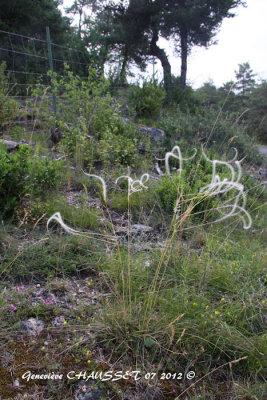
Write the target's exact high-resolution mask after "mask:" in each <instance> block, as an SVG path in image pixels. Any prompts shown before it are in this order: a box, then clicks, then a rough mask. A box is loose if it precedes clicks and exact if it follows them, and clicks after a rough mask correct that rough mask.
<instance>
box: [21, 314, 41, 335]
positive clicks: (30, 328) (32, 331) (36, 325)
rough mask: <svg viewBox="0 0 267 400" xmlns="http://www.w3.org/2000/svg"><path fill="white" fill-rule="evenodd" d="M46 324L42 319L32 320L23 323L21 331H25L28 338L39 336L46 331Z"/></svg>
mask: <svg viewBox="0 0 267 400" xmlns="http://www.w3.org/2000/svg"><path fill="white" fill-rule="evenodd" d="M44 326H45V324H44V322H43V321H42V320H40V319H36V318H30V319H28V320H27V321H22V322H21V323H20V329H21V330H22V331H25V333H26V334H27V335H28V336H32V337H35V336H38V335H40V333H41V332H42V330H43V329H44Z"/></svg>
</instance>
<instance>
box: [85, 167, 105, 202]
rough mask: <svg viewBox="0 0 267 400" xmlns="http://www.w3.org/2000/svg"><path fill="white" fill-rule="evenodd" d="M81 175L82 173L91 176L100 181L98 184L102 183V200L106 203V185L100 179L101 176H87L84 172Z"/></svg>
mask: <svg viewBox="0 0 267 400" xmlns="http://www.w3.org/2000/svg"><path fill="white" fill-rule="evenodd" d="M83 173H84V174H85V175H86V176H92V177H93V178H97V179H98V180H100V182H101V183H102V188H103V200H104V202H105V203H106V201H107V185H106V182H105V181H104V179H103V178H101V176H98V175H94V174H87V173H86V172H84V171H83Z"/></svg>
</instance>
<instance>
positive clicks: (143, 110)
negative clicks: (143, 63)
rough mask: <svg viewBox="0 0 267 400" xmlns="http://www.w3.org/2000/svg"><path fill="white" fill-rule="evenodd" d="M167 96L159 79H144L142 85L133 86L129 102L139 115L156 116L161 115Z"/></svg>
mask: <svg viewBox="0 0 267 400" xmlns="http://www.w3.org/2000/svg"><path fill="white" fill-rule="evenodd" d="M165 96H166V92H165V90H164V89H162V88H161V87H159V86H158V84H157V81H155V82H153V81H144V83H143V86H142V87H139V86H135V87H133V89H132V92H131V94H130V98H129V102H130V104H131V105H132V106H133V108H134V109H135V111H136V115H137V117H139V118H156V117H158V116H159V115H160V112H161V109H162V106H163V102H164V99H165Z"/></svg>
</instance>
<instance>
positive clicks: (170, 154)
mask: <svg viewBox="0 0 267 400" xmlns="http://www.w3.org/2000/svg"><path fill="white" fill-rule="evenodd" d="M176 153H177V154H176ZM196 154H197V149H195V148H194V154H193V155H192V156H191V157H188V158H183V156H182V153H181V150H180V147H179V146H174V147H173V148H172V150H171V151H168V152H167V153H166V154H165V157H164V158H163V159H161V158H158V160H159V161H163V160H165V168H166V172H167V174H168V175H171V170H170V163H169V158H170V157H173V158H176V160H179V168H178V169H177V172H179V173H181V172H182V170H183V161H188V160H192V159H193V158H194V157H195V155H196Z"/></svg>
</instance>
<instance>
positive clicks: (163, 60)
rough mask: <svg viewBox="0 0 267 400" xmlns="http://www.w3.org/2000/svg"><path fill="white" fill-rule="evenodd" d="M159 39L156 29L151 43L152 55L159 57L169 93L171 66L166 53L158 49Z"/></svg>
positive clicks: (165, 85)
mask: <svg viewBox="0 0 267 400" xmlns="http://www.w3.org/2000/svg"><path fill="white" fill-rule="evenodd" d="M158 38H159V35H158V31H157V30H156V29H153V37H152V40H151V43H150V55H151V56H155V57H157V58H158V59H159V60H160V62H161V65H162V68H163V76H164V87H165V89H166V92H167V93H168V92H169V90H170V86H171V64H170V63H169V60H168V57H167V55H166V53H165V51H164V50H163V49H161V48H159V47H158V45H157V41H158Z"/></svg>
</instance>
